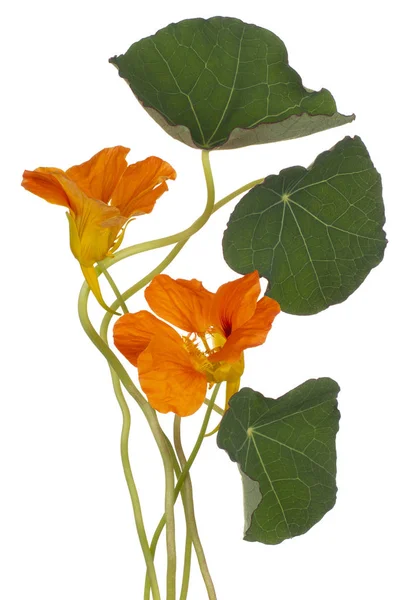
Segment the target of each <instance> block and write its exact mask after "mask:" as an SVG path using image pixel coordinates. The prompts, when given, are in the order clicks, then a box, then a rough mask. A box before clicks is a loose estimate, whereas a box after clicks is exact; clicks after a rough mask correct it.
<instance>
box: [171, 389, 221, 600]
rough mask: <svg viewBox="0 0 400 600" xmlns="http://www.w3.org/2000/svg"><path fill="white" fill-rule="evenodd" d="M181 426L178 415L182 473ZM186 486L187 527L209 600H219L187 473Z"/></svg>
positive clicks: (177, 441)
mask: <svg viewBox="0 0 400 600" xmlns="http://www.w3.org/2000/svg"><path fill="white" fill-rule="evenodd" d="M215 395H216V394H215ZM208 408H210V407H208ZM211 410H212V409H211ZM211 410H210V413H211ZM180 426H181V418H180V417H178V416H176V417H175V420H174V445H175V450H176V453H177V455H178V458H179V462H180V463H181V467H182V473H183V472H184V470H185V468H186V465H187V462H186V457H185V453H184V451H183V447H182V442H181V431H180ZM184 486H185V494H186V503H187V505H186V510H187V520H186V523H187V527H188V530H189V533H190V535H191V538H192V542H193V546H194V549H195V551H196V555H197V560H198V563H199V567H200V571H201V574H202V576H203V581H204V584H205V586H206V590H207V595H208V598H209V600H217V595H216V593H215V588H214V584H213V581H212V579H211V575H210V572H209V570H208V566H207V561H206V557H205V554H204V550H203V546H202V544H201V541H200V537H199V532H198V529H197V523H196V517H195V513H194V502H193V489H192V482H191V479H190V475H189V474H187V476H186V478H185V481H184Z"/></svg>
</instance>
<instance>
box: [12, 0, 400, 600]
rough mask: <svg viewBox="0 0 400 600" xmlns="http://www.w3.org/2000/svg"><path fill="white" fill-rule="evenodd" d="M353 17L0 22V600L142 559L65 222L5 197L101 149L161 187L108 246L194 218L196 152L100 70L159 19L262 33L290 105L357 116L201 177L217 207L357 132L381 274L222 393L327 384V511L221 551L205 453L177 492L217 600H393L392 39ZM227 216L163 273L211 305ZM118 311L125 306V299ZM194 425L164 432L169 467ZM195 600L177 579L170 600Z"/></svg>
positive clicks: (116, 429) (133, 566)
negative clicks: (37, 173)
mask: <svg viewBox="0 0 400 600" xmlns="http://www.w3.org/2000/svg"><path fill="white" fill-rule="evenodd" d="M10 6H11V8H10ZM371 6H373V8H371V7H369V6H368V3H364V2H358V1H357V2H355V1H353V2H348V1H346V2H342V1H337V2H335V3H334V4H333V3H329V4H328V3H324V2H320V1H308V2H305V3H304V2H297V1H296V2H295V1H291V2H288V0H286V1H285V2H262V3H259V4H258V3H256V2H254V1H253V0H246V2H243V3H241V4H239V3H238V2H228V1H225V0H212V1H210V0H202V2H200V3H199V4H198V6H197V7H196V6H195V4H194V3H189V2H173V1H172V2H165V3H161V2H157V1H156V2H135V1H134V0H130V1H126V0H114V1H113V2H103V1H97V2H94V1H89V0H79V1H76V0H69V1H68V2H56V3H55V2H54V1H52V2H50V1H46V0H36V1H34V2H28V1H25V2H21V1H20V2H18V1H17V2H14V3H13V4H12V5H11V4H9V5H8V8H7V9H6V10H4V9H3V15H2V17H3V18H2V34H1V45H2V49H1V56H2V82H3V84H4V85H3V91H2V96H1V102H2V109H1V119H2V126H1V131H2V136H1V137H2V143H1V152H2V158H1V173H2V175H1V182H2V198H1V213H0V214H1V225H2V228H1V235H2V240H1V242H2V243H1V246H2V267H1V281H2V294H1V300H2V303H3V306H2V312H1V315H2V326H1V331H2V345H1V347H2V351H3V356H2V363H1V364H2V373H3V374H2V377H1V384H0V385H1V387H2V395H1V404H0V411H1V414H0V461H1V480H0V481H1V487H2V491H1V495H0V504H1V513H0V529H1V533H0V553H1V568H2V576H1V579H0V596H1V597H2V598H4V600H30V599H34V600H36V599H39V598H40V600H70V599H73V600H92V599H96V600H103V599H104V600H125V599H126V600H128V599H135V600H136V599H140V598H141V597H142V591H141V590H142V577H143V574H144V568H143V560H142V557H141V553H140V548H139V545H138V543H137V541H136V537H135V531H134V526H133V517H132V511H131V506H130V501H129V496H128V492H127V489H126V487H125V481H124V478H123V473H122V468H121V465H120V459H119V434H120V426H121V415H120V411H119V408H118V405H117V403H116V401H115V399H114V397H113V392H112V388H111V383H110V380H109V374H108V370H107V366H106V363H105V361H104V359H103V357H102V356H101V355H99V354H98V352H97V350H96V349H95V347H94V346H92V345H91V343H90V342H89V340H88V339H87V338H86V337H85V334H84V333H83V331H82V330H81V329H80V325H79V322H78V319H77V312H76V302H77V294H78V292H79V288H80V284H81V276H80V270H79V266H78V264H77V262H76V261H75V260H74V258H73V257H72V255H71V254H70V251H69V247H68V226H67V220H66V218H65V215H64V214H63V213H64V211H63V209H62V208H59V207H56V206H51V205H49V204H47V203H46V202H45V201H43V200H41V199H39V198H37V197H35V196H33V195H31V194H29V193H28V192H26V191H25V190H23V189H22V188H20V180H21V175H22V172H23V170H24V169H25V168H26V169H34V168H36V167H38V166H56V167H59V168H63V169H65V168H68V167H69V166H71V165H73V164H78V163H80V162H82V161H84V160H87V159H88V158H89V157H91V156H92V155H93V154H94V153H95V152H97V151H98V150H100V149H101V148H103V147H107V146H113V145H118V144H122V145H125V146H128V147H130V148H132V152H131V154H130V155H129V157H128V158H129V159H130V162H135V161H137V160H141V159H143V158H145V157H146V156H149V155H151V154H156V155H159V156H161V157H162V158H163V159H165V160H168V161H169V162H170V163H171V164H172V165H173V166H174V167H175V169H176V170H177V172H178V178H177V180H176V182H174V183H172V184H171V185H170V192H169V193H168V194H166V195H164V196H163V197H162V198H161V199H160V200H159V202H158V205H157V207H156V209H155V210H154V213H153V214H152V215H150V216H148V217H142V218H140V221H139V219H138V220H137V221H136V222H135V223H133V224H132V225H131V226H130V229H129V231H128V234H127V238H126V239H127V243H129V244H131V243H136V242H138V241H142V240H147V239H152V238H155V237H159V236H162V235H166V234H169V233H175V232H177V231H180V230H181V229H183V228H185V227H186V226H188V225H190V224H191V223H192V222H193V220H194V219H195V218H196V217H197V216H198V215H199V214H200V213H201V212H202V211H203V207H204V203H205V186H204V183H203V180H202V172H201V161H200V153H199V152H196V151H194V150H192V149H190V148H188V147H186V146H184V145H183V144H181V143H179V142H177V141H175V140H173V139H172V138H170V137H169V136H168V135H167V134H165V133H164V132H163V131H162V130H161V129H160V128H159V127H158V126H157V125H156V124H155V123H154V122H153V121H152V120H151V118H150V117H149V116H148V115H147V114H146V113H145V112H144V111H143V110H142V109H141V107H140V106H139V104H138V103H137V101H136V100H135V99H134V97H133V95H132V93H131V92H130V90H129V88H128V86H127V85H126V84H125V83H124V81H123V80H122V79H120V78H119V77H118V75H117V71H116V69H115V68H114V67H113V66H111V65H110V64H108V62H107V61H108V58H109V57H110V56H113V55H115V54H121V53H123V52H125V51H126V50H127V48H128V47H129V46H130V44H131V43H133V42H134V41H137V40H138V39H140V38H142V37H145V36H147V35H151V34H153V33H155V31H156V30H157V29H159V28H161V27H164V26H166V25H167V24H169V23H170V22H172V21H179V20H182V19H184V18H189V17H196V16H203V17H211V16H214V15H216V14H219V15H223V16H232V17H239V18H241V19H243V20H245V21H247V22H253V23H256V24H257V25H260V26H262V27H265V28H267V29H271V30H272V31H273V32H274V33H276V34H277V35H279V36H280V37H281V38H282V39H283V40H284V42H285V43H286V45H287V48H288V51H289V59H290V64H291V65H292V66H293V67H294V68H295V69H296V70H297V71H298V72H299V73H300V75H301V76H302V77H303V83H304V85H305V86H306V87H310V88H312V89H316V90H317V89H320V87H326V88H328V89H329V90H330V91H331V92H332V93H333V94H334V96H335V99H336V101H337V104H338V109H339V111H340V112H342V113H345V114H350V113H352V112H355V113H356V114H357V120H356V121H355V123H354V124H351V125H348V126H345V127H342V128H338V129H333V130H330V131H326V132H323V133H319V134H316V135H314V136H311V137H309V138H303V139H299V140H295V141H289V142H284V143H279V144H275V145H264V146H253V147H249V148H245V149H241V150H234V151H225V152H216V153H215V154H213V155H212V157H211V159H212V165H213V168H214V173H215V177H216V184H217V196H218V198H221V197H222V196H224V195H225V194H227V193H229V192H230V191H232V190H234V189H236V188H237V187H239V186H240V185H243V184H244V183H247V182H248V181H251V180H252V179H255V178H258V177H263V176H266V175H268V174H271V173H277V172H279V170H280V169H282V168H285V167H289V166H292V165H296V164H300V165H303V166H308V165H309V164H310V163H311V162H312V161H313V160H314V158H315V157H316V155H317V154H319V153H320V152H322V151H324V150H326V149H328V148H330V147H332V146H333V145H334V144H335V143H336V142H337V141H339V140H340V139H342V138H343V137H344V136H345V135H354V134H358V135H360V136H361V137H362V139H363V141H364V142H365V144H366V145H367V148H368V149H369V151H370V154H371V157H372V159H373V161H374V163H375V165H376V167H377V169H378V170H379V171H380V172H381V174H382V177H383V184H384V196H385V201H386V214H387V226H386V231H387V234H388V238H389V240H390V242H389V245H388V248H387V252H386V257H385V260H384V262H383V263H382V264H381V265H380V266H379V267H378V268H376V269H374V270H373V271H372V273H371V274H370V276H369V277H368V279H367V280H366V282H365V283H364V284H363V285H362V286H361V287H360V288H359V290H358V291H357V292H356V293H354V295H353V296H351V298H350V299H349V300H348V301H347V302H345V303H344V304H341V305H338V306H334V307H332V308H330V309H328V310H327V311H325V312H323V313H320V314H318V315H316V316H312V317H295V316H289V315H285V314H281V315H280V316H279V317H278V318H277V319H276V322H275V324H274V327H273V330H272V332H271V334H270V335H269V338H268V340H267V343H266V344H265V345H264V346H263V347H261V348H258V349H254V350H250V351H248V352H247V354H246V362H247V369H246V372H245V375H244V377H243V380H242V381H243V384H245V385H246V384H247V385H251V386H252V387H253V388H255V389H257V390H259V391H261V392H263V393H264V394H265V395H267V396H271V397H277V396H279V395H281V394H284V393H285V392H286V391H288V390H290V389H292V388H293V387H295V386H296V385H298V384H300V383H302V382H303V381H305V380H307V379H309V378H311V377H320V376H330V377H332V378H334V379H336V380H337V381H338V382H339V384H340V385H341V388H342V392H341V394H340V410H341V413H342V419H341V428H340V432H339V436H338V486H339V494H338V500H337V504H336V506H335V508H334V509H333V510H332V511H331V512H330V513H328V514H327V515H326V517H324V519H323V520H322V521H321V522H320V523H319V524H318V525H316V526H315V527H314V528H313V529H312V530H311V531H310V532H309V533H307V534H306V535H305V536H301V537H298V538H295V539H293V540H290V541H286V542H284V543H282V544H281V545H279V546H276V547H273V546H270V547H269V546H264V545H261V544H250V543H246V542H243V541H242V539H241V538H242V497H241V482H240V478H239V475H238V472H237V469H236V467H235V465H234V464H233V463H231V462H230V461H229V459H228V457H227V455H226V454H225V453H224V452H222V451H221V450H219V449H217V448H216V444H215V438H211V439H208V440H207V441H206V442H205V444H204V448H203V449H202V451H201V453H200V455H199V457H198V460H197V462H196V464H195V466H194V468H193V480H194V490H195V500H196V507H197V515H198V522H199V528H200V532H201V535H202V539H203V542H204V545H205V549H206V554H207V557H208V561H209V565H210V570H211V572H212V574H213V577H214V580H215V584H216V588H217V592H218V599H219V600H228V599H229V600H236V599H238V600H239V599H240V600H241V599H242V598H254V599H255V598H257V599H258V598H260V599H264V598H265V599H267V598H268V599H270V598H279V599H280V600H289V599H291V598H294V597H295V598H296V599H298V600H302V599H307V600H317V599H318V600H319V599H320V598H321V597H323V598H324V599H325V600H332V599H334V598H335V599H336V598H344V599H347V598H355V599H358V598H363V599H365V598H378V599H380V598H385V599H387V600H389V599H392V598H397V597H398V593H399V590H398V587H397V589H396V570H397V568H398V551H397V545H398V539H399V518H398V510H399V508H398V501H399V484H398V481H399V469H400V466H399V453H398V440H399V434H398V431H399V425H398V420H399V416H400V414H399V391H398V383H397V377H398V373H397V371H398V364H399V363H398V340H399V321H398V312H399V311H398V306H399V284H398V272H399V258H400V252H399V245H400V244H399V234H398V223H399V220H400V209H399V191H398V187H399V186H398V170H399V166H398V164H399V152H398V136H399V130H398V102H399V89H398V86H397V77H398V66H397V63H396V54H397V47H398V46H397V41H396V40H397V36H398V32H397V18H396V17H395V14H394V8H393V9H392V8H391V6H392V3H391V2H385V1H381V2H379V3H374V4H373V5H371ZM393 6H394V3H393ZM232 208H233V204H232V205H229V206H227V207H226V208H225V209H223V210H221V211H220V212H219V213H217V214H216V215H215V217H213V219H212V221H210V223H209V224H208V225H207V227H206V228H205V229H204V230H203V231H202V232H201V233H199V234H198V235H197V236H196V237H195V238H194V239H193V240H191V242H190V243H189V244H188V245H187V247H186V248H185V250H184V251H183V252H182V254H181V255H180V256H179V257H178V258H177V259H176V261H175V262H174V263H173V265H172V266H171V267H170V268H169V269H168V271H167V272H168V273H169V274H171V275H172V276H176V277H184V278H192V277H196V278H198V279H200V280H202V281H203V282H204V284H205V285H206V287H208V288H209V289H211V290H215V289H216V288H217V287H218V285H220V284H221V283H222V282H224V281H227V280H229V279H233V278H235V277H236V275H235V274H234V273H232V272H231V271H230V270H229V269H228V267H227V266H226V265H225V263H224V261H223V258H222V253H221V249H220V240H221V235H222V232H223V230H224V228H225V224H226V221H227V219H228V217H229V214H230V212H231V210H232ZM166 253H167V249H163V250H160V251H157V252H155V253H154V254H152V255H141V256H139V257H137V258H135V259H132V260H130V261H126V263H125V264H124V266H123V271H122V270H121V269H119V268H118V267H116V268H115V270H114V273H115V277H116V279H117V280H118V283H119V284H120V286H121V288H123V289H125V287H128V286H129V285H131V284H132V283H133V282H134V281H136V280H137V279H139V278H140V277H141V276H142V275H144V274H145V273H146V272H148V271H149V270H150V269H151V268H153V267H154V266H155V265H156V264H157V262H158V261H160V260H161V259H162V258H163V257H164V256H165V254H166ZM108 298H109V299H110V298H111V297H110V296H108ZM130 306H131V310H133V311H134V310H137V309H139V308H142V307H144V302H143V300H142V296H137V297H136V298H135V299H134V302H133V303H131V305H130ZM93 309H94V313H93V314H95V315H97V316H99V315H100V311H98V310H97V307H95V306H94V305H93ZM131 372H132V375H134V369H133V368H132V369H131ZM132 414H133V436H132V438H133V439H132V448H131V450H132V463H133V468H134V473H135V476H136V478H137V482H138V485H139V488H140V491H141V494H142V498H143V509H144V513H145V518H146V522H147V523H148V531H149V534H150V532H151V531H152V529H153V527H154V526H155V524H156V522H157V521H158V518H159V516H160V515H161V513H162V491H163V482H162V468H161V461H160V460H159V457H158V456H157V452H156V451H155V444H154V442H153V441H152V439H151V438H150V436H149V434H148V433H147V426H146V422H145V421H144V419H143V418H142V415H141V413H140V411H139V410H138V409H137V407H136V406H134V405H132ZM201 416H202V415H201V414H200V413H199V414H197V415H196V416H195V417H193V418H191V419H187V420H185V422H184V430H185V433H184V441H185V446H186V448H187V450H188V451H189V450H190V447H191V444H192V443H193V441H194V436H195V434H196V430H197V428H198V427H199V424H200V419H201ZM171 422H172V418H171V417H170V416H168V417H167V418H163V419H162V423H163V425H165V427H166V429H167V431H168V432H169V431H170V425H171ZM179 539H180V542H182V541H183V531H181V530H180V536H179ZM180 550H181V551H182V550H183V548H182V543H180ZM160 566H161V568H162V561H161V563H160ZM161 582H162V583H163V576H162V578H161ZM205 598H206V594H205V591H204V588H203V587H202V583H201V580H200V577H199V575H198V571H197V567H196V566H195V567H194V568H193V583H192V584H191V589H190V599H191V600H203V599H205Z"/></svg>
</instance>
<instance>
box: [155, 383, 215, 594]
mask: <svg viewBox="0 0 400 600" xmlns="http://www.w3.org/2000/svg"><path fill="white" fill-rule="evenodd" d="M220 386H221V384H220V383H218V384H217V385H216V386H215V388H214V391H213V393H212V396H211V399H210V400H209V401H208V406H207V410H206V414H205V415H204V420H203V423H202V425H201V428H200V431H199V435H198V437H197V440H196V443H195V445H194V447H193V450H192V452H191V453H190V456H189V459H188V460H187V461H185V465H184V466H182V471H181V474H180V475H179V477H178V481H177V483H176V486H175V490H174V498H175V501H176V500H177V498H178V496H179V492H180V491H181V490H182V486H183V484H184V482H185V479H186V476H187V475H188V473H189V469H190V467H191V466H192V464H193V462H194V460H195V458H196V456H197V454H198V452H199V450H200V447H201V445H202V443H203V440H204V436H205V433H206V431H207V427H208V423H209V421H210V417H211V413H212V411H213V407H214V404H215V400H216V398H217V394H218V391H219V388H220ZM172 452H173V450H172ZM174 454H175V453H174ZM185 495H186V493H185ZM183 504H184V507H185V512H186V510H187V502H185V498H183ZM164 526H165V514H164V515H163V516H162V517H161V519H160V521H159V523H158V525H157V527H156V530H155V531H154V534H153V538H152V540H151V544H150V551H151V553H152V555H153V557H154V556H155V553H156V548H157V544H158V540H159V539H160V535H161V533H162V531H163V529H164ZM149 598H150V587H149V580H148V578H147V577H146V583H145V592H144V600H148V599H149Z"/></svg>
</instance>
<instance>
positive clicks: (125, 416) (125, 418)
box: [111, 369, 161, 600]
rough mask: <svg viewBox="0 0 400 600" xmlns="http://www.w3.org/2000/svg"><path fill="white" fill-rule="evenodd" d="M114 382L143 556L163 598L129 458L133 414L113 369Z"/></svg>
mask: <svg viewBox="0 0 400 600" xmlns="http://www.w3.org/2000/svg"><path fill="white" fill-rule="evenodd" d="M111 377H112V383H113V387H114V392H115V396H116V398H117V400H118V404H119V405H120V408H121V412H122V431H121V446H120V448H121V459H122V466H123V469H124V474H125V479H126V483H127V485H128V489H129V494H130V497H131V502H132V508H133V514H134V519H135V524H136V530H137V533H138V537H139V542H140V545H141V548H142V552H143V556H144V559H145V562H146V567H147V572H148V574H149V579H150V584H151V591H152V594H153V598H154V600H161V596H160V589H159V587H158V581H157V575H156V571H155V568H154V561H153V555H152V553H151V551H150V547H149V542H148V540H147V535H146V530H145V527H144V523H143V515H142V509H141V506H140V500H139V495H138V492H137V488H136V484H135V480H134V478H133V474H132V468H131V464H130V460H129V450H128V444H129V432H130V427H131V414H130V411H129V407H128V404H127V402H126V400H125V397H124V394H123V392H122V389H121V384H120V380H119V378H118V376H117V375H116V373H115V371H113V369H111Z"/></svg>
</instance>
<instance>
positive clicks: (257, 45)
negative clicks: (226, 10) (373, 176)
mask: <svg viewBox="0 0 400 600" xmlns="http://www.w3.org/2000/svg"><path fill="white" fill-rule="evenodd" d="M110 62H111V63H112V64H114V65H115V66H116V67H117V68H118V70H119V74H120V76H121V77H123V78H124V79H125V80H126V81H127V82H128V84H129V85H130V87H131V89H132V91H133V93H134V94H135V95H136V97H137V98H138V100H139V102H141V104H142V105H143V107H144V108H145V109H146V110H147V112H148V113H149V114H150V115H151V116H152V117H153V118H154V119H155V121H157V123H158V124H159V125H161V127H163V128H164V129H165V131H167V133H169V134H170V135H171V136H172V137H174V138H176V139H178V140H180V141H182V142H184V143H185V144H188V145H189V146H192V147H195V148H204V149H212V148H239V147H242V146H248V145H250V144H262V143H266V142H276V141H280V140H287V139H292V138H297V137H301V136H304V135H310V134H312V133H315V132H317V131H322V130H324V129H329V128H331V127H336V126H338V125H343V124H344V123H348V122H350V121H352V120H353V119H354V115H351V116H344V115H341V114H339V113H337V112H336V104H335V101H334V99H333V97H332V95H331V94H330V92H328V91H327V90H325V89H322V90H321V91H319V92H313V91H312V90H308V89H306V88H304V87H303V85H302V82H301V78H300V76H299V75H298V73H296V71H294V70H293V69H292V68H291V67H289V65H288V57H287V52H286V48H285V45H284V44H283V42H282V41H281V40H280V39H279V38H278V37H277V36H276V35H275V34H273V33H272V32H271V31H268V30H267V29H263V28H262V27H257V26H256V25H249V24H247V23H243V22H242V21H240V20H239V19H232V18H228V17H213V18H212V19H188V20H185V21H181V22H180V23H172V24H171V25H168V27H165V28H164V29H161V30H160V31H158V32H157V33H156V34H155V35H152V36H150V37H147V38H144V39H142V40H140V41H139V42H136V43H135V44H133V45H132V46H131V47H130V48H129V50H128V51H127V52H126V53H125V54H123V55H121V56H115V57H113V58H111V59H110Z"/></svg>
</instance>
